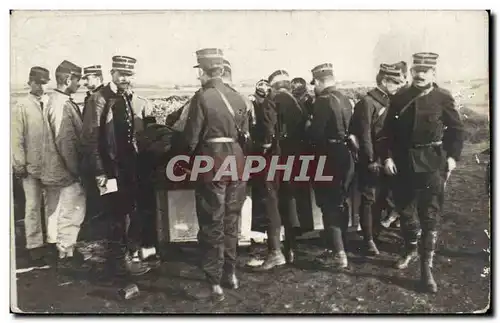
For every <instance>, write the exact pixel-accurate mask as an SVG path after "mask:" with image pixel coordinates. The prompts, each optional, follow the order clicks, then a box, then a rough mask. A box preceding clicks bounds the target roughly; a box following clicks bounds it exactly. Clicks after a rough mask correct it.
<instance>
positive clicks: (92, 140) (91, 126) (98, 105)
mask: <svg viewBox="0 0 500 323" xmlns="http://www.w3.org/2000/svg"><path fill="white" fill-rule="evenodd" d="M105 105H106V101H105V100H104V98H102V97H100V96H99V97H98V96H96V95H92V96H91V97H90V98H89V100H88V106H87V108H86V112H85V115H84V118H83V126H82V147H83V151H84V154H85V158H87V160H88V166H89V167H90V168H91V169H90V171H91V173H93V174H94V175H95V176H101V175H104V166H103V163H102V159H101V156H100V154H99V127H100V120H101V115H102V113H103V110H104V106H105Z"/></svg>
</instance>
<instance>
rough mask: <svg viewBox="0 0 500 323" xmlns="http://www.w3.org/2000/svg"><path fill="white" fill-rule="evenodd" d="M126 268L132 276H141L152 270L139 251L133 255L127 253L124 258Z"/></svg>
mask: <svg viewBox="0 0 500 323" xmlns="http://www.w3.org/2000/svg"><path fill="white" fill-rule="evenodd" d="M124 263H125V269H126V270H127V272H128V273H129V274H130V275H132V276H140V275H144V274H145V273H147V272H149V271H150V270H151V267H149V266H148V265H147V264H146V263H144V262H143V261H142V260H141V258H140V257H139V252H137V251H136V252H134V253H133V254H132V255H130V254H127V255H126V256H125V259H124Z"/></svg>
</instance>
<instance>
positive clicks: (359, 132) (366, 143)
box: [351, 99, 374, 161]
mask: <svg viewBox="0 0 500 323" xmlns="http://www.w3.org/2000/svg"><path fill="white" fill-rule="evenodd" d="M372 115H373V109H372V108H371V107H370V105H369V104H368V102H367V100H365V99H363V100H361V101H359V102H358V103H357V104H356V106H355V107H354V114H353V117H352V122H351V123H352V126H353V130H354V131H355V132H354V134H355V135H356V137H357V138H358V141H359V147H360V152H361V158H362V159H365V160H366V161H371V160H373V158H374V156H373V141H372V131H371V124H372Z"/></svg>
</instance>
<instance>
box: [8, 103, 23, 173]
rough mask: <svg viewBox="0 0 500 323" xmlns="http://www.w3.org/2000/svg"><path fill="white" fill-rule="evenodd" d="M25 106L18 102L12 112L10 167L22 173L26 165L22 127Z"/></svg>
mask: <svg viewBox="0 0 500 323" xmlns="http://www.w3.org/2000/svg"><path fill="white" fill-rule="evenodd" d="M24 111H25V106H24V105H23V104H22V103H20V104H18V105H16V106H15V107H14V111H13V113H12V128H11V136H12V167H13V168H14V171H15V172H16V173H24V172H25V167H26V151H25V141H24V140H25V138H24V127H25V125H26V120H25V116H24Z"/></svg>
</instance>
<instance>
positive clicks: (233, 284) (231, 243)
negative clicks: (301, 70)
mask: <svg viewBox="0 0 500 323" xmlns="http://www.w3.org/2000/svg"><path fill="white" fill-rule="evenodd" d="M196 57H197V63H198V64H197V65H196V66H195V67H194V68H195V69H196V71H197V73H198V79H199V80H200V83H201V88H200V89H199V90H198V91H197V92H196V93H195V94H194V96H193V97H192V98H191V99H190V100H189V102H188V104H187V105H186V106H185V108H184V110H183V111H182V114H183V115H184V117H185V118H184V121H185V124H183V127H182V128H183V129H182V143H177V144H178V145H181V146H182V147H184V148H185V149H187V151H188V153H189V154H190V155H205V156H211V157H212V158H214V159H223V158H224V157H226V156H228V155H230V156H235V157H236V159H237V160H244V159H245V156H247V155H250V154H259V155H264V156H275V155H279V156H284V157H288V156H300V155H311V154H313V155H321V156H326V160H327V162H326V164H327V166H326V169H327V170H330V171H331V172H332V175H333V180H332V181H330V182H317V183H315V182H313V183H312V187H313V189H314V193H315V198H316V203H317V205H318V206H319V208H320V209H321V212H322V217H323V226H324V237H325V242H326V249H327V250H326V252H325V253H324V254H323V255H322V256H321V257H320V260H321V262H322V263H323V264H324V265H325V266H331V267H339V268H345V267H347V266H348V258H347V254H346V251H345V250H346V244H347V243H348V241H347V239H346V232H347V227H348V222H349V205H348V203H347V197H348V192H349V189H350V187H351V185H352V184H353V179H354V178H355V177H354V175H355V174H356V175H357V180H358V185H359V190H360V191H361V203H360V209H359V214H360V218H361V227H362V231H363V237H364V242H365V251H366V252H367V253H368V254H369V255H372V256H376V255H378V254H379V253H380V252H379V249H378V247H377V238H378V235H379V233H380V215H381V213H382V211H383V210H384V209H387V208H388V207H389V206H388V200H390V199H389V198H388V196H389V192H392V194H391V196H392V202H393V206H394V207H395V209H396V211H397V213H398V214H399V215H400V217H401V228H402V236H403V238H404V241H405V248H404V254H403V255H402V257H401V259H399V260H398V261H397V263H396V264H395V266H396V267H397V268H399V269H404V268H406V267H408V265H409V264H410V263H411V262H413V261H414V260H415V259H417V257H418V256H420V260H421V281H422V287H423V288H425V290H427V291H430V292H436V291H437V284H436V282H435V280H434V278H433V275H432V266H433V258H434V251H435V248H436V243H437V238H438V234H437V230H438V228H437V226H438V221H439V215H440V213H441V211H442V206H443V200H444V184H445V181H446V180H447V178H448V177H449V174H450V172H451V171H452V170H453V169H454V168H455V167H456V161H458V160H459V158H460V154H461V150H462V145H463V138H464V136H463V134H464V128H463V124H462V122H461V120H460V116H459V114H458V111H457V110H456V109H455V106H454V100H453V97H452V95H451V94H450V93H449V92H448V91H447V90H445V89H443V88H441V87H439V86H438V85H437V84H436V83H435V75H436V67H437V59H438V55H437V54H434V53H417V54H414V55H413V64H412V67H411V69H410V72H411V75H412V82H411V84H410V83H409V82H408V77H407V76H408V75H407V74H408V70H407V66H406V63H404V62H399V63H395V64H381V65H380V69H379V72H378V74H377V75H376V77H375V79H376V83H377V86H376V87H375V88H374V89H372V90H371V91H369V92H368V93H367V94H366V96H364V97H363V98H362V99H361V100H360V101H359V102H357V104H356V105H355V106H354V109H353V107H352V105H351V102H350V101H349V99H348V98H347V97H346V96H344V95H343V94H342V93H341V92H339V90H338V89H337V88H336V84H335V77H334V71H333V67H332V64H330V63H325V64H321V65H318V66H316V67H314V68H313V69H312V70H311V72H312V78H313V80H312V81H311V83H310V84H311V85H313V86H314V90H315V95H311V94H309V92H308V91H307V84H306V83H307V82H306V81H305V80H304V79H302V78H296V79H293V80H291V79H290V77H289V75H288V73H287V72H286V71H284V70H277V71H275V72H273V73H272V74H271V75H270V76H269V77H268V78H267V79H263V80H260V81H259V82H258V83H257V85H256V90H255V93H254V94H253V95H252V96H251V98H248V97H246V96H244V95H242V94H240V93H239V92H237V91H236V90H235V89H234V88H233V87H232V70H231V66H230V63H229V62H228V61H227V60H226V59H224V55H223V52H222V50H220V49H217V48H207V49H202V50H199V51H197V52H196ZM135 62H136V60H135V59H133V58H131V57H126V56H115V57H113V66H112V71H111V75H112V81H111V82H110V83H109V84H107V85H103V84H102V71H101V69H100V66H92V67H88V68H85V69H83V73H82V69H81V68H80V67H78V66H76V65H75V64H73V63H70V62H68V61H64V62H63V63H61V65H60V66H59V67H58V68H57V69H56V71H55V74H56V81H57V89H55V91H54V92H53V93H52V94H51V95H50V98H49V100H48V102H47V103H44V98H43V96H42V94H43V88H42V87H43V84H46V83H47V82H48V80H49V72H48V71H47V70H46V69H44V68H40V67H34V68H32V70H31V72H30V76H29V82H28V84H29V85H30V87H31V92H30V95H29V98H28V99H27V100H26V101H24V102H23V103H22V104H19V105H18V107H17V109H16V114H15V118H14V123H13V129H14V132H13V134H14V136H13V149H14V160H13V166H14V173H15V175H16V176H17V177H19V178H22V179H23V187H24V190H25V194H26V200H27V205H26V216H25V226H26V239H27V248H28V249H29V250H31V251H32V255H33V258H34V259H37V257H38V256H39V251H38V250H40V249H41V248H40V247H41V246H43V238H42V232H41V218H40V203H41V191H42V190H46V192H47V193H46V194H47V195H46V196H47V201H46V203H47V206H48V211H46V215H47V217H48V229H47V232H48V239H47V242H48V243H49V244H53V245H55V249H56V251H57V254H58V264H59V265H61V266H63V267H64V266H65V265H64V264H67V263H74V262H75V258H76V257H75V255H77V252H76V251H75V250H74V245H75V242H76V239H77V235H78V231H79V227H80V225H81V223H82V221H83V218H84V215H85V208H86V205H89V207H90V205H91V204H89V203H88V201H90V200H94V201H95V200H100V202H101V203H102V205H103V206H104V209H105V212H106V213H107V214H109V215H110V216H112V221H111V224H110V226H109V229H110V233H109V236H108V240H109V241H110V242H109V243H110V245H109V248H108V250H110V255H109V257H108V263H110V264H112V265H113V267H112V268H113V272H117V270H121V269H123V268H125V269H127V270H128V272H129V273H132V274H143V273H145V272H147V271H149V269H150V268H151V266H152V264H154V263H156V264H157V263H158V257H157V256H153V257H149V254H148V251H147V250H150V249H151V248H146V247H147V245H148V243H145V241H144V240H145V239H144V238H145V236H147V234H146V235H145V234H144V230H143V229H144V225H145V222H147V221H145V220H144V216H141V214H140V213H141V212H140V210H141V208H140V206H141V203H143V204H144V203H145V200H147V197H145V195H148V193H145V192H148V191H147V190H143V189H141V187H144V186H143V180H142V177H141V172H142V171H143V168H144V167H145V166H144V164H142V163H141V158H140V153H139V152H140V151H141V140H140V138H141V133H142V132H143V131H144V129H146V128H147V127H148V125H149V124H150V123H154V121H155V120H154V118H152V117H151V109H150V107H149V104H148V102H147V100H145V99H143V98H141V97H139V96H137V95H136V94H135V93H133V91H132V90H131V88H130V77H131V76H132V75H133V74H134V66H135ZM82 77H83V78H84V79H85V80H86V81H87V87H88V88H89V89H90V91H89V93H88V95H87V97H86V98H85V103H84V107H83V111H81V110H80V109H79V107H78V106H77V105H76V104H75V103H74V102H73V100H72V98H71V94H73V93H75V92H76V90H77V89H78V83H79V81H80V79H81V78H82ZM240 166H241V165H239V163H238V167H240ZM217 171H218V169H217V168H215V169H213V170H212V172H210V173H209V174H208V180H207V176H205V177H204V178H203V180H200V181H199V182H198V183H197V184H196V195H195V196H196V212H197V216H198V223H199V228H200V230H199V232H198V243H199V247H200V250H201V252H200V266H201V269H202V270H203V272H204V273H205V275H206V277H207V282H208V283H207V288H206V290H205V291H204V292H205V293H204V295H205V296H207V297H211V298H216V299H222V298H223V297H224V292H223V289H222V287H221V286H223V285H226V286H227V287H229V288H233V289H236V288H238V285H239V281H238V278H237V275H236V261H237V245H238V226H239V218H240V214H241V209H242V206H243V202H244V201H245V197H246V194H247V190H246V183H245V182H243V181H241V180H223V181H212V180H210V176H214V175H215V174H216V173H217ZM238 173H239V174H240V173H241V171H240V172H238ZM109 179H117V185H118V190H117V191H116V192H113V193H109V194H104V195H102V196H99V190H98V188H99V187H105V186H106V184H107V182H108V180H109ZM141 185H142V186H141ZM251 186H252V201H253V208H254V209H255V210H258V213H260V214H261V215H262V217H263V219H264V220H263V221H252V222H253V229H255V230H260V231H265V232H266V233H267V237H268V239H267V250H268V252H267V256H266V259H265V260H264V262H263V263H262V265H261V266H259V267H258V268H257V270H269V269H272V268H274V267H277V266H281V265H284V264H286V263H293V262H294V260H295V253H296V251H297V243H296V238H297V237H298V236H299V235H300V234H301V233H302V232H304V231H308V230H310V229H311V226H312V224H311V223H307V222H308V221H307V219H303V218H301V215H300V213H301V212H299V211H298V209H299V205H298V204H300V199H301V196H303V195H304V193H306V194H308V193H307V192H308V191H307V189H308V188H307V187H303V186H301V185H300V183H296V182H293V181H283V180H280V179H276V180H273V181H268V180H266V179H265V176H255V177H253V178H252V179H251ZM393 188H397V189H393ZM49 192H53V193H49ZM85 197H86V198H85ZM86 200H87V202H86ZM51 205H52V208H51V207H50V206H51ZM138 210H139V211H138ZM254 214H255V212H254ZM253 220H256V219H253ZM257 225H258V226H259V227H258V228H257V227H256V226H257ZM282 226H283V227H284V229H285V241H284V250H282V248H281V239H280V234H281V227H282ZM419 241H420V249H418V247H417V246H418V242H419ZM145 250H146V251H145ZM141 251H142V252H141ZM151 253H152V254H155V251H154V250H153V251H152V252H151ZM202 294H203V293H202Z"/></svg>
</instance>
